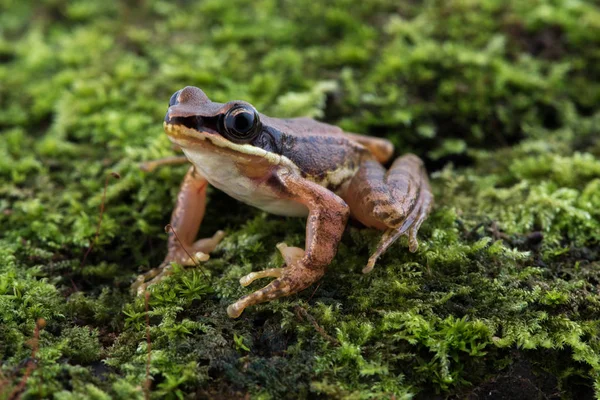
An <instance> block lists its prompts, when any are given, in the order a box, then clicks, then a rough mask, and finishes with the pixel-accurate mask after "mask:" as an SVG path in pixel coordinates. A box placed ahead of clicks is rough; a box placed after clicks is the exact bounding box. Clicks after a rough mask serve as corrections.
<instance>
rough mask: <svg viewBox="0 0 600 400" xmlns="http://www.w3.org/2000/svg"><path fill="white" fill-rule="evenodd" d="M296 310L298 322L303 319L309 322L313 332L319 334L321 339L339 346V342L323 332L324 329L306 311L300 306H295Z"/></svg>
mask: <svg viewBox="0 0 600 400" xmlns="http://www.w3.org/2000/svg"><path fill="white" fill-rule="evenodd" d="M294 309H295V310H296V315H297V316H298V318H300V320H304V318H306V319H307V320H308V322H310V323H311V324H312V326H314V327H315V330H316V331H317V332H318V333H319V335H321V336H322V337H323V339H325V340H327V341H328V342H330V343H332V344H334V345H336V346H339V344H340V342H339V341H338V340H337V339H336V338H334V337H332V336H330V335H329V334H328V333H327V332H325V329H323V328H322V327H321V326H320V325H319V323H318V322H317V320H316V319H315V318H314V317H313V316H312V315H310V314H309V313H308V311H306V310H305V309H304V308H302V307H300V306H296V307H295V308H294Z"/></svg>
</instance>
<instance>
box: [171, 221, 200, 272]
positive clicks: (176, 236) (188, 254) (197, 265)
mask: <svg viewBox="0 0 600 400" xmlns="http://www.w3.org/2000/svg"><path fill="white" fill-rule="evenodd" d="M169 231H171V232H173V234H174V235H175V239H177V241H178V242H179V245H180V246H181V248H182V249H183V251H185V254H187V256H188V257H189V258H190V260H192V261H193V262H194V264H195V265H196V267H198V268H199V269H200V272H202V275H204V277H205V278H206V279H208V278H209V277H208V275H207V274H206V272H205V271H204V267H202V266H201V265H200V264H199V263H198V262H197V260H196V259H195V258H194V257H192V256H191V255H190V253H189V252H188V251H187V249H186V248H185V246H184V245H183V243H181V240H179V236H178V235H177V232H176V231H175V229H174V228H173V226H172V225H171V224H167V225H165V232H167V233H169Z"/></svg>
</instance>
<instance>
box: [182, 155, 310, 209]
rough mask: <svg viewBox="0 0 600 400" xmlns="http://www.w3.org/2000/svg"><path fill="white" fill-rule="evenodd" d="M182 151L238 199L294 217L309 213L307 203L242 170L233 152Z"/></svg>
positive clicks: (212, 180)
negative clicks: (286, 196) (294, 199)
mask: <svg viewBox="0 0 600 400" xmlns="http://www.w3.org/2000/svg"><path fill="white" fill-rule="evenodd" d="M251 147H253V146H251ZM182 150H183V152H184V154H185V155H186V157H187V158H188V160H190V161H191V162H192V164H194V166H195V167H196V169H197V170H198V172H199V173H200V174H201V175H202V176H204V177H205V178H206V180H207V181H208V182H209V183H210V184H211V185H212V186H214V187H216V188H217V189H219V190H221V191H223V192H225V193H227V194H228V195H229V196H231V197H233V198H234V199H237V200H239V201H241V202H244V203H246V204H249V205H251V206H254V207H257V208H259V209H261V210H264V211H267V212H269V213H272V214H276V215H283V216H290V217H303V216H306V215H308V209H307V208H306V206H304V205H303V204H300V203H297V202H295V201H292V200H289V199H284V198H281V195H280V194H279V193H277V192H276V191H275V190H274V189H273V188H272V187H270V186H268V185H267V184H266V183H264V182H261V181H260V180H256V179H251V178H249V177H247V176H245V175H244V174H243V173H241V172H240V170H239V169H238V166H237V165H236V160H235V157H232V156H231V155H230V154H227V153H225V152H219V151H211V149H209V148H205V147H200V146H198V147H195V148H182ZM271 154H272V153H271Z"/></svg>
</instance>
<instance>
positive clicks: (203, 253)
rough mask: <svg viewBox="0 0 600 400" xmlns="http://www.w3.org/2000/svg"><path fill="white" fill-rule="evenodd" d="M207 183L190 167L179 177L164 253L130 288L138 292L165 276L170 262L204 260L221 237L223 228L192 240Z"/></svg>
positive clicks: (195, 231)
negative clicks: (161, 258)
mask: <svg viewBox="0 0 600 400" xmlns="http://www.w3.org/2000/svg"><path fill="white" fill-rule="evenodd" d="M207 186H208V182H207V181H206V179H205V178H204V177H203V176H201V175H200V174H198V173H197V172H196V170H195V168H194V167H190V169H189V170H188V172H187V174H186V175H185V178H184V179H183V182H182V184H181V189H180V191H179V194H178V196H177V203H176V205H175V208H174V209H173V213H172V214H171V223H170V229H168V232H167V233H168V235H169V236H168V237H169V239H168V244H167V249H168V250H167V256H166V257H165V259H164V261H163V262H162V264H161V265H160V266H159V267H157V268H154V269H152V270H150V271H148V272H146V273H145V274H143V275H140V276H139V277H138V278H137V279H136V281H135V282H134V283H133V285H132V289H133V290H134V291H136V292H137V293H138V294H140V293H143V292H144V290H146V288H147V287H148V286H149V285H151V284H154V283H157V282H159V281H160V280H161V279H162V278H164V277H165V276H166V275H168V274H169V273H170V264H171V262H176V263H178V264H181V265H195V264H196V261H205V260H206V259H208V253H210V252H211V251H213V250H214V249H215V247H217V244H219V242H220V241H221V239H222V238H223V236H225V233H224V232H223V231H217V232H216V233H215V234H214V235H213V236H212V237H210V238H207V239H200V240H197V241H195V239H196V235H197V234H198V230H199V229H200V224H201V223H202V219H203V218H204V212H205V210H206V188H207ZM175 233H176V234H175ZM190 256H191V257H193V258H190ZM149 279H150V280H149Z"/></svg>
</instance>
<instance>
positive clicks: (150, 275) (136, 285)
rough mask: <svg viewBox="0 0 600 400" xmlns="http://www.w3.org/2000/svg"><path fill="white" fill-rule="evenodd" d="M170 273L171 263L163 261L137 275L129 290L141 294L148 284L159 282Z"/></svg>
mask: <svg viewBox="0 0 600 400" xmlns="http://www.w3.org/2000/svg"><path fill="white" fill-rule="evenodd" d="M172 273H173V267H172V266H171V264H170V263H168V264H165V263H163V264H161V266H159V267H157V268H152V269H151V270H150V271H148V272H145V273H143V274H141V275H138V277H137V278H136V280H135V281H134V282H133V283H132V284H131V291H132V292H133V293H134V294H136V295H138V296H141V295H142V294H143V293H144V292H145V291H146V290H147V289H148V288H149V287H150V286H152V285H154V284H157V283H159V282H160V281H162V280H163V279H165V278H166V277H167V276H169V275H171V274H172Z"/></svg>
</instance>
